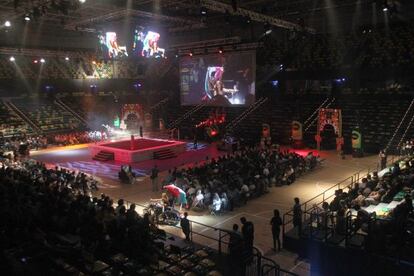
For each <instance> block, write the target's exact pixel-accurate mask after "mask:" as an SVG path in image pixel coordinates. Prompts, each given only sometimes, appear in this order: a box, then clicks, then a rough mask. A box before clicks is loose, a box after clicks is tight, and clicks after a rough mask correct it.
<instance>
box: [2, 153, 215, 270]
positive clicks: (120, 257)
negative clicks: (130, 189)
mask: <svg viewBox="0 0 414 276" xmlns="http://www.w3.org/2000/svg"><path fill="white" fill-rule="evenodd" d="M0 164H1V166H0V190H1V191H2V192H1V193H0V205H1V206H2V212H1V213H0V218H1V220H0V229H1V231H0V240H1V241H2V250H3V251H2V256H3V258H2V260H1V261H0V265H1V269H2V273H3V274H5V275H26V274H31V275H75V274H76V275H165V274H167V275H184V274H186V273H190V274H186V275H194V274H195V275H207V274H208V273H210V272H212V271H215V272H214V273H215V274H214V275H222V274H220V273H219V272H217V267H218V266H219V262H218V261H217V257H218V254H216V253H215V252H213V251H212V250H209V249H203V248H200V247H198V246H197V245H194V246H191V247H188V246H186V245H185V246H182V245H180V243H179V242H176V243H174V244H172V242H170V240H168V242H167V239H166V233H165V232H164V231H163V230H160V229H158V228H157V227H156V226H155V225H154V224H152V223H151V221H150V217H149V216H148V214H146V215H144V216H143V217H142V216H140V215H139V214H138V213H137V212H136V211H135V205H133V204H129V205H130V206H126V205H124V203H123V202H122V204H119V207H117V208H116V209H114V207H113V206H112V205H113V201H112V200H111V199H110V198H109V197H107V196H105V195H102V196H101V197H100V198H99V199H98V198H93V199H92V198H90V197H89V196H87V195H86V194H87V193H88V192H89V190H90V189H91V188H93V187H94V186H92V185H89V184H90V183H92V182H93V181H92V180H91V177H90V176H86V175H84V174H82V173H80V175H79V176H78V175H76V173H75V172H73V173H72V172H70V171H66V170H52V169H51V170H47V169H46V168H45V167H44V165H42V164H38V163H35V162H27V163H21V162H15V163H14V162H10V161H8V160H4V159H0ZM85 182H86V183H85ZM85 184H86V185H85ZM11 200H15V204H11V205H10V204H9V202H10V201H11ZM127 207H128V210H126V209H127ZM171 240H174V238H171Z"/></svg>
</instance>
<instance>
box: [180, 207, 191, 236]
mask: <svg viewBox="0 0 414 276" xmlns="http://www.w3.org/2000/svg"><path fill="white" fill-rule="evenodd" d="M187 216H188V213H187V212H184V217H183V218H182V219H181V221H180V226H181V230H183V233H184V235H185V240H186V241H190V232H191V231H190V221H189V220H188V218H187Z"/></svg>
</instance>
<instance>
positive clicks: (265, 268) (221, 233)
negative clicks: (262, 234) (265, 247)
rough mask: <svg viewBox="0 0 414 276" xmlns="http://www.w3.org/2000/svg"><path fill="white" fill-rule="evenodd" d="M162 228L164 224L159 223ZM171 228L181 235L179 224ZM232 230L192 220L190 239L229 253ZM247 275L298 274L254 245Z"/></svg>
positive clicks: (140, 207)
mask: <svg viewBox="0 0 414 276" xmlns="http://www.w3.org/2000/svg"><path fill="white" fill-rule="evenodd" d="M124 203H125V207H126V208H127V209H128V208H129V207H130V206H131V204H135V206H136V209H135V210H136V211H137V212H139V213H141V214H142V215H143V214H144V213H145V209H146V208H147V206H145V205H142V204H138V203H133V202H131V201H127V200H124ZM158 226H159V227H160V228H161V229H162V228H163V227H162V226H160V225H158ZM167 228H169V230H173V231H169V232H174V230H175V231H176V232H175V233H177V235H178V236H180V235H181V233H182V230H181V227H180V226H178V225H168V226H165V227H164V229H167ZM230 233H231V231H230V230H227V229H223V228H219V227H213V226H210V225H207V224H204V223H200V222H196V221H192V220H190V240H191V242H194V243H197V244H200V245H203V246H207V247H209V248H211V249H214V250H216V251H217V252H218V254H219V255H221V256H224V255H228V254H229V252H228V245H229V239H230ZM244 265H245V269H244V271H245V275H246V276H297V274H295V273H292V272H290V271H287V270H284V269H282V268H281V267H280V266H279V265H278V264H277V263H276V262H275V261H274V260H272V259H269V258H267V257H265V256H263V255H262V254H261V253H260V251H259V250H258V249H257V248H255V247H253V254H251V256H248V257H247V258H246V260H245V261H244Z"/></svg>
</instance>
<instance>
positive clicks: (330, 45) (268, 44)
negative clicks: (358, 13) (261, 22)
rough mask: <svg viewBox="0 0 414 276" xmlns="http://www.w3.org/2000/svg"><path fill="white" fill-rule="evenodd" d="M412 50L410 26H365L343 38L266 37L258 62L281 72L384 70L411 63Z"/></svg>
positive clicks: (412, 34) (413, 41)
mask: <svg viewBox="0 0 414 276" xmlns="http://www.w3.org/2000/svg"><path fill="white" fill-rule="evenodd" d="M413 49H414V31H413V28H412V23H406V24H400V25H395V26H390V27H389V28H378V29H375V28H372V27H366V28H362V29H359V30H355V31H354V32H352V33H348V34H343V35H337V34H336V35H330V34H327V35H314V36H311V37H307V38H306V39H303V37H302V36H296V38H295V39H291V40H288V41H287V42H285V41H281V40H280V39H272V38H269V39H267V40H266V41H265V47H264V48H263V49H262V50H261V51H262V52H261V54H260V56H259V61H260V62H261V63H263V64H264V65H265V66H266V65H272V64H273V65H275V64H284V65H285V68H284V69H286V66H287V68H289V69H291V70H304V71H306V70H321V69H335V68H344V67H369V68H372V67H376V68H384V69H387V68H390V67H398V66H406V65H410V64H412V61H413V59H414V50H413ZM259 70H260V68H259ZM273 70H275V69H274V66H273Z"/></svg>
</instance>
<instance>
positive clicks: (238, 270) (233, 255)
mask: <svg viewBox="0 0 414 276" xmlns="http://www.w3.org/2000/svg"><path fill="white" fill-rule="evenodd" d="M229 234H230V239H229V245H228V250H229V257H230V267H231V271H232V272H234V275H245V273H244V267H245V265H244V264H243V238H242V235H241V233H240V232H239V226H238V225H237V224H233V231H231V232H229Z"/></svg>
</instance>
